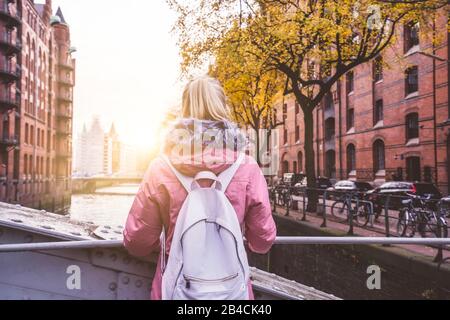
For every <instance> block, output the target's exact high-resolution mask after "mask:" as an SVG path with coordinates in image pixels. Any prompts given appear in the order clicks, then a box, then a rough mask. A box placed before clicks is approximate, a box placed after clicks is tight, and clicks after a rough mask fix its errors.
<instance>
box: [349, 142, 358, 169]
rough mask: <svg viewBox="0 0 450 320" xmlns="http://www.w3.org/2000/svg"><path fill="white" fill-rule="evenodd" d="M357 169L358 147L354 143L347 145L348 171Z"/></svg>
mask: <svg viewBox="0 0 450 320" xmlns="http://www.w3.org/2000/svg"><path fill="white" fill-rule="evenodd" d="M355 170H356V149H355V146H354V145H353V144H349V145H348V147H347V173H350V172H352V171H355Z"/></svg>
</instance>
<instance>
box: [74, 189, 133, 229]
mask: <svg viewBox="0 0 450 320" xmlns="http://www.w3.org/2000/svg"><path fill="white" fill-rule="evenodd" d="M138 188H139V185H134V184H125V185H119V186H114V187H109V188H102V189H98V190H97V191H96V193H95V194H75V195H73V196H72V206H71V208H70V211H69V214H70V218H71V219H72V220H76V221H82V222H93V223H94V224H96V225H124V224H125V221H126V218H127V215H128V212H129V210H130V207H131V204H132V203H133V200H134V196H135V195H136V193H137V191H138Z"/></svg>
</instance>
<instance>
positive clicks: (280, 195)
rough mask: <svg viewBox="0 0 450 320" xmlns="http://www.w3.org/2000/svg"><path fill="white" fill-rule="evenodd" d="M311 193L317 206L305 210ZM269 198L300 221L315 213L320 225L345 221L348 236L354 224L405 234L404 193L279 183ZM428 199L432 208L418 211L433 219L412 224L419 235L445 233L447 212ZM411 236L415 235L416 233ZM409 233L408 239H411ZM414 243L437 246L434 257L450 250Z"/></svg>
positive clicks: (388, 235)
mask: <svg viewBox="0 0 450 320" xmlns="http://www.w3.org/2000/svg"><path fill="white" fill-rule="evenodd" d="M311 196H314V197H313V198H316V199H317V210H316V212H310V213H308V212H307V207H308V204H309V203H308V202H309V198H310V197H311ZM374 197H376V200H374V201H373V198H374ZM270 198H271V202H272V206H273V208H272V211H273V212H276V211H277V207H280V208H282V209H284V210H285V215H286V216H289V215H290V213H291V210H296V211H298V212H300V213H302V217H301V221H307V216H308V214H311V215H314V214H316V216H319V217H321V218H322V223H321V225H320V227H322V228H325V227H327V225H328V220H332V221H333V222H338V223H343V224H346V225H348V231H347V234H348V235H349V236H352V235H354V228H355V227H356V226H357V227H359V228H362V229H368V230H370V231H376V232H379V233H381V234H383V235H384V237H386V238H392V237H400V238H401V237H403V236H404V234H403V235H402V234H400V235H399V232H398V230H399V225H400V220H401V209H402V208H404V205H403V204H402V200H405V199H409V197H408V196H406V195H399V196H396V195H383V194H376V195H374V194H368V193H366V192H358V191H355V190H346V191H338V190H326V189H312V188H306V187H290V186H284V185H280V186H277V187H274V188H271V189H270ZM430 203H431V206H434V208H433V209H429V208H424V209H423V210H422V212H423V213H421V212H420V210H417V212H418V213H419V214H421V215H422V218H423V217H427V216H426V215H431V214H432V215H434V216H433V220H435V222H432V221H431V220H428V221H416V222H415V223H416V225H415V226H414V227H415V228H416V229H417V231H418V232H417V233H418V234H420V235H421V236H422V237H424V236H428V235H432V236H435V237H436V238H441V237H447V236H446V235H447V234H448V223H447V221H446V220H445V219H446V214H445V213H444V210H443V209H442V208H441V207H440V206H438V200H435V201H434V204H433V201H430ZM336 204H339V205H340V206H341V207H340V208H341V212H340V214H335V211H336V210H335V209H336ZM399 207H400V208H399ZM447 214H448V211H447ZM381 219H382V220H381ZM380 220H381V221H380ZM420 226H422V230H420V228H421V227H420ZM395 227H397V232H395V231H394V230H395V229H394V230H393V228H395ZM423 228H428V229H429V230H427V231H424V230H423ZM412 236H415V233H413V234H412ZM412 236H410V237H409V238H408V239H411V237H412ZM414 240H415V239H414ZM438 243H439V242H438ZM389 244H393V243H385V245H389ZM415 244H423V245H428V246H431V247H433V248H436V249H437V255H436V258H435V261H442V259H443V250H450V248H446V247H445V246H443V245H436V243H433V242H430V243H420V242H416V243H415Z"/></svg>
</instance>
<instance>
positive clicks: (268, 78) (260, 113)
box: [209, 28, 284, 166]
mask: <svg viewBox="0 0 450 320" xmlns="http://www.w3.org/2000/svg"><path fill="white" fill-rule="evenodd" d="M236 30H238V29H236V28H232V29H231V30H230V31H229V32H228V33H227V35H226V36H225V37H224V38H223V39H222V41H221V42H222V43H221V45H220V46H218V48H217V49H216V50H215V51H214V61H215V62H214V64H212V65H211V66H210V72H209V73H210V74H211V75H212V76H214V77H215V78H217V79H218V80H220V81H221V83H222V85H223V87H224V89H225V93H226V95H227V97H228V103H229V105H230V106H231V108H232V112H233V116H234V118H235V120H236V121H237V122H238V123H241V124H242V125H244V126H245V127H246V128H248V127H250V128H251V129H252V130H253V131H254V133H255V135H254V136H255V142H256V161H257V162H258V164H259V165H260V166H262V165H263V163H262V162H261V152H262V151H263V150H262V147H264V146H262V145H261V144H262V141H261V138H265V139H268V138H269V137H270V135H271V133H272V130H273V129H275V128H276V127H277V126H279V125H281V124H283V123H284V121H279V120H278V118H277V116H276V111H275V110H274V105H275V104H276V102H277V101H279V100H280V94H281V92H282V88H283V82H282V77H281V75H280V73H279V72H278V71H277V70H271V71H267V70H266V69H265V68H264V64H263V63H262V62H261V61H259V60H257V59H255V56H254V55H252V54H249V53H248V52H247V50H246V48H245V47H243V46H240V44H239V42H235V41H233V39H234V32H235V31H236ZM263 129H264V131H263Z"/></svg>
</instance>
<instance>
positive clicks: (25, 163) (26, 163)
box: [23, 155, 28, 175]
mask: <svg viewBox="0 0 450 320" xmlns="http://www.w3.org/2000/svg"><path fill="white" fill-rule="evenodd" d="M23 173H24V174H25V175H27V174H28V155H25V156H24V157H23Z"/></svg>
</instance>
